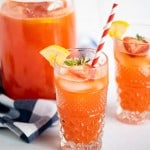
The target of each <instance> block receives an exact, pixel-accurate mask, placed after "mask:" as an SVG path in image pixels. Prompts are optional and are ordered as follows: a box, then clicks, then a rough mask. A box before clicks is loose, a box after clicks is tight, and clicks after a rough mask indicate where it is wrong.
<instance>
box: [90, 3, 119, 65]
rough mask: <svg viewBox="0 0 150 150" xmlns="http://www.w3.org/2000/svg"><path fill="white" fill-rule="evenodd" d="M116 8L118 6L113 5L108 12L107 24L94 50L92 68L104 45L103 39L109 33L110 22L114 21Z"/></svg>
mask: <svg viewBox="0 0 150 150" xmlns="http://www.w3.org/2000/svg"><path fill="white" fill-rule="evenodd" d="M117 6H118V4H116V3H114V4H113V6H112V9H111V12H110V15H109V17H108V19H107V22H106V25H105V26H104V28H103V29H104V31H103V33H102V35H101V40H100V43H99V45H98V47H97V49H96V54H95V58H94V59H93V61H92V66H94V65H95V64H96V63H97V62H98V59H99V52H100V51H101V50H102V49H103V46H104V44H105V38H106V36H107V34H108V32H109V28H110V24H111V22H112V20H113V19H114V16H115V13H114V10H115V8H116V7H117Z"/></svg>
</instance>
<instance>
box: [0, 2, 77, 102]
mask: <svg viewBox="0 0 150 150" xmlns="http://www.w3.org/2000/svg"><path fill="white" fill-rule="evenodd" d="M75 29H76V27H75V12H74V8H73V4H72V0H56V1H51V0H7V1H6V2H5V3H4V4H3V5H2V7H1V9H0V57H1V58H0V59H1V66H2V84H3V87H4V89H5V92H6V94H7V95H8V96H10V97H12V98H15V99H26V98H29V99H30V98H48V99H55V87H54V75H53V67H51V66H50V65H49V63H48V62H47V61H46V60H45V59H44V58H43V57H42V56H41V55H40V53H39V52H40V51H41V50H42V49H44V48H45V47H47V46H49V45H52V44H59V45H61V46H63V47H65V48H70V47H75V46H76V30H75Z"/></svg>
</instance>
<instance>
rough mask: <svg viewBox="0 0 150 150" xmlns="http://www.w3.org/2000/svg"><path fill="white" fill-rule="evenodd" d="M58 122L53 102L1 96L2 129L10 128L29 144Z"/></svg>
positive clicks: (0, 125) (0, 117)
mask: <svg viewBox="0 0 150 150" xmlns="http://www.w3.org/2000/svg"><path fill="white" fill-rule="evenodd" d="M1 91H2V88H0V92H1ZM57 122H58V115H57V110H56V104H55V102H54V101H53V100H46V99H30V100H29V99H28V100H13V99H11V98H9V97H8V96H6V94H3V93H1V94H0V128H8V129H9V130H10V131H12V132H13V133H15V134H16V135H17V136H18V137H20V138H21V139H22V140H23V141H25V142H27V143H30V142H32V141H33V140H34V139H36V138H37V137H38V136H39V135H40V134H41V133H42V132H44V131H45V130H46V129H48V128H49V127H52V126H54V125H56V124H57Z"/></svg>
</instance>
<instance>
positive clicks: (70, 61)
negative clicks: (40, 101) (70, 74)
mask: <svg viewBox="0 0 150 150" xmlns="http://www.w3.org/2000/svg"><path fill="white" fill-rule="evenodd" d="M89 61H90V59H87V58H85V56H82V57H80V58H71V59H68V60H65V61H64V63H65V64H66V65H67V66H80V65H83V64H87V63H88V62H89Z"/></svg>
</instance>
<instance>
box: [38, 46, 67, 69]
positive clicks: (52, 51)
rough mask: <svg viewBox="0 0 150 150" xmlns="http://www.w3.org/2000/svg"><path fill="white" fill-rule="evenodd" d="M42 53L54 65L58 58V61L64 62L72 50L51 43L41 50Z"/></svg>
mask: <svg viewBox="0 0 150 150" xmlns="http://www.w3.org/2000/svg"><path fill="white" fill-rule="evenodd" d="M40 54H41V55H42V56H43V57H44V58H45V59H46V60H47V61H48V62H49V63H50V64H51V65H52V66H54V62H55V60H56V58H57V60H56V61H57V63H59V64H63V62H64V60H65V58H66V57H67V56H68V55H69V54H70V51H69V50H67V49H65V48H64V47H61V46H59V45H51V46H48V47H46V48H44V49H42V50H41V51H40Z"/></svg>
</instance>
